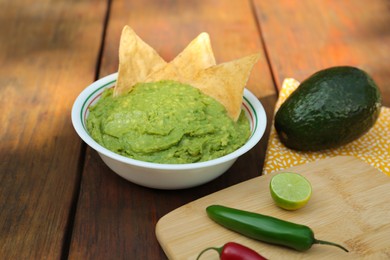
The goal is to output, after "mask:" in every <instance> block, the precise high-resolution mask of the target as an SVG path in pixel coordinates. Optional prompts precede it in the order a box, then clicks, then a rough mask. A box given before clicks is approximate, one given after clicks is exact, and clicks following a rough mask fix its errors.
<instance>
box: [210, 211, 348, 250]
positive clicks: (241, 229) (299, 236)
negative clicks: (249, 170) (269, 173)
mask: <svg viewBox="0 0 390 260" xmlns="http://www.w3.org/2000/svg"><path fill="white" fill-rule="evenodd" d="M206 212H207V215H208V216H209V217H210V218H211V219H212V220H214V221H215V222H216V223H218V224H220V225H222V226H224V227H225V228H228V229H230V230H233V231H235V232H237V233H240V234H242V235H244V236H247V237H250V238H253V239H256V240H259V241H262V242H266V243H270V244H275V245H281V246H286V247H289V248H292V249H295V250H298V251H306V250H308V249H310V248H311V247H312V245H313V244H326V245H332V246H337V247H339V248H341V249H342V250H344V251H346V252H348V250H347V249H346V248H345V247H343V246H341V245H338V244H336V243H333V242H328V241H323V240H318V239H315V238H314V233H313V231H312V230H311V229H310V228H309V227H307V226H304V225H300V224H295V223H292V222H288V221H284V220H281V219H277V218H274V217H271V216H266V215H261V214H258V213H253V212H248V211H243V210H238V209H233V208H228V207H224V206H220V205H212V206H209V207H207V209H206Z"/></svg>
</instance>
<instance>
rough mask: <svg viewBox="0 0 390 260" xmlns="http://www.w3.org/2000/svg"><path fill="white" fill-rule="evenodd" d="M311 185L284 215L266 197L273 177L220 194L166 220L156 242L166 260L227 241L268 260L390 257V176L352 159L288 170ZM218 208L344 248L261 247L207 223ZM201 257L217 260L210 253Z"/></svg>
mask: <svg viewBox="0 0 390 260" xmlns="http://www.w3.org/2000/svg"><path fill="white" fill-rule="evenodd" d="M284 171H290V172H296V173H300V174H303V175H304V176H305V177H306V178H307V179H308V180H309V181H310V182H311V184H312V188H313V194H312V197H311V199H310V201H309V203H308V204H307V205H306V207H304V208H302V209H299V210H297V211H286V210H282V209H280V208H278V207H276V206H275V205H274V203H273V201H272V199H271V196H270V194H269V188H268V185H269V181H270V178H271V177H272V176H273V174H274V173H273V174H268V175H265V176H260V177H256V178H254V179H251V180H248V181H246V182H243V183H240V184H237V185H235V186H232V187H229V188H226V189H224V190H221V191H218V192H216V193H213V194H211V195H208V196H206V197H203V198H201V199H198V200H196V201H193V202H191V203H189V204H187V205H184V206H182V207H180V208H178V209H176V210H174V211H172V212H170V213H168V214H167V215H165V216H164V217H162V218H161V219H160V220H159V221H158V223H157V226H156V235H157V239H158V241H159V243H160V245H161V247H162V248H163V250H164V252H165V253H166V255H167V256H168V258H169V259H196V256H197V255H198V253H199V252H200V251H202V249H204V248H207V247H210V246H221V245H223V244H225V243H226V242H229V241H235V242H238V243H242V244H244V245H246V246H248V247H251V248H253V249H254V250H256V251H257V252H259V253H260V254H261V255H263V256H265V257H267V258H269V259H303V258H311V259H343V258H345V259H356V258H362V257H365V258H370V259H390V178H389V177H388V176H387V175H385V174H384V173H382V172H380V171H378V170H376V169H375V168H373V167H371V166H369V165H368V164H366V163H364V162H363V161H361V160H359V159H356V158H355V157H349V156H340V157H333V158H330V159H323V160H320V161H317V162H312V163H308V164H304V165H300V166H296V167H293V168H290V169H288V170H284ZM212 204H220V205H225V206H229V207H235V208H238V209H243V210H249V211H254V212H258V213H261V214H265V215H271V216H274V217H278V218H281V219H285V220H288V221H292V222H295V223H300V224H304V225H307V226H309V227H311V228H312V229H313V231H314V233H315V236H316V238H317V239H322V240H328V241H332V242H336V243H339V244H342V245H344V246H345V247H347V248H348V249H349V250H350V252H349V253H346V252H344V251H342V250H340V249H338V248H337V247H332V246H326V245H313V247H312V248H311V249H309V250H308V251H306V252H296V251H294V250H291V249H287V248H283V247H279V246H274V245H269V244H265V243H262V242H259V241H255V240H252V239H249V238H246V237H244V236H241V235H239V234H237V233H234V232H232V231H229V230H227V229H225V228H223V227H221V226H219V225H218V224H216V223H214V222H213V221H212V220H210V219H209V218H208V217H207V215H206V212H205V208H206V207H207V206H209V205H212ZM201 259H219V258H218V255H217V253H216V252H215V251H209V252H207V254H204V255H203V257H202V258H201Z"/></svg>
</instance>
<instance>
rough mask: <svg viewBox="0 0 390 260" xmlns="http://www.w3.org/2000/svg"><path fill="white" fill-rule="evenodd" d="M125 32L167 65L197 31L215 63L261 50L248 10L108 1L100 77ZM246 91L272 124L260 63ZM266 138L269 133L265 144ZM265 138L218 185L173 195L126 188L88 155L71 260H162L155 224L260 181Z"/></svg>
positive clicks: (270, 94)
mask: <svg viewBox="0 0 390 260" xmlns="http://www.w3.org/2000/svg"><path fill="white" fill-rule="evenodd" d="M232 13H234V14H235V15H230V14H232ZM125 24H128V25H130V26H131V27H133V28H134V30H135V31H136V32H137V33H138V34H139V35H140V36H141V37H142V38H143V39H144V40H145V41H146V42H148V43H149V44H150V45H151V46H153V47H154V48H155V49H156V50H157V51H158V52H159V53H160V54H161V55H162V56H163V57H164V58H165V59H166V60H170V59H172V58H173V57H174V56H176V54H178V53H179V52H180V51H181V50H182V49H183V48H184V47H185V46H186V44H187V43H188V42H189V41H191V40H192V39H193V38H194V37H195V36H197V34H198V33H200V32H202V31H207V32H208V33H209V34H210V36H211V41H212V44H213V47H214V51H215V55H216V57H217V60H218V61H219V62H221V61H228V60H230V59H234V58H239V57H241V56H243V55H246V54H250V53H253V52H255V51H261V50H262V46H261V43H260V40H259V33H258V31H257V28H256V23H255V19H254V18H253V16H252V10H251V6H250V4H249V3H248V2H243V1H240V0H238V1H237V0H236V1H223V0H220V1H168V2H167V1H157V0H156V1H152V0H148V1H114V2H113V3H112V10H111V14H110V21H109V27H108V31H107V38H106V40H105V48H104V55H103V63H102V68H101V73H100V75H101V76H105V75H108V74H110V73H113V72H115V71H116V70H117V66H118V65H117V64H118V58H117V52H118V44H119V37H120V32H121V30H122V27H123V26H124V25H125ZM249 88H250V89H251V90H252V91H253V92H255V93H256V95H257V96H258V97H261V99H260V100H261V101H262V103H263V105H264V106H265V108H266V110H267V113H268V117H269V118H268V119H269V120H270V118H271V115H272V112H273V106H274V104H275V97H276V95H275V92H274V86H273V82H272V80H271V76H270V74H269V69H268V67H267V63H266V60H265V57H264V56H262V58H261V60H260V61H259V63H258V64H257V66H256V68H255V70H254V71H253V73H252V78H251V81H250V84H249ZM268 132H269V128H268V129H267V133H266V135H265V136H266V137H267V136H268ZM266 137H265V138H264V139H263V140H262V141H261V142H260V143H259V144H258V145H257V146H256V147H255V148H254V149H252V150H251V151H250V152H249V153H247V154H246V155H245V156H243V157H241V158H239V160H238V161H237V162H236V163H235V164H234V165H233V167H232V168H231V169H230V170H229V171H228V172H226V173H225V174H224V175H222V176H221V177H220V178H218V179H216V180H214V181H212V182H210V183H208V184H206V185H203V186H200V187H197V188H192V189H187V190H179V191H160V190H152V189H148V188H144V187H140V186H137V185H134V184H132V183H130V182H127V181H125V180H123V179H122V178H120V177H118V176H117V175H115V173H113V172H112V171H110V170H109V169H108V168H107V167H106V166H105V165H104V163H103V162H102V161H101V159H100V158H99V156H98V155H97V154H96V152H95V151H92V150H90V149H88V153H87V159H86V164H85V169H84V172H83V180H82V184H81V192H80V200H79V204H78V208H77V214H76V219H75V225H74V230H73V238H72V243H71V248H70V253H69V258H70V259H94V258H101V259H126V258H127V259H130V258H137V259H164V258H166V257H165V255H164V253H163V251H162V250H161V248H160V246H159V244H158V242H157V239H156V236H155V224H156V222H157V220H158V219H159V218H160V217H162V216H163V215H165V214H166V213H168V212H169V211H171V210H173V209H174V208H177V207H179V206H181V205H183V204H185V203H187V202H190V201H192V200H194V199H196V198H199V197H201V196H204V195H206V194H209V193H211V192H214V191H217V190H219V189H222V188H224V187H227V186H230V185H232V184H235V183H239V182H242V181H244V180H247V179H250V178H252V177H255V176H258V175H259V174H260V172H261V169H262V162H263V161H264V155H265V147H266V144H267V138H266Z"/></svg>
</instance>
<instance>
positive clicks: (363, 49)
mask: <svg viewBox="0 0 390 260" xmlns="http://www.w3.org/2000/svg"><path fill="white" fill-rule="evenodd" d="M0 3H1V4H0V20H1V23H0V104H1V114H0V122H1V124H2V125H1V127H0V136H1V142H0V258H2V259H68V258H69V259H166V256H165V254H164V252H163V251H162V249H161V248H160V246H159V244H158V242H157V240H156V236H155V224H156V222H157V221H158V219H159V218H160V217H162V216H164V215H165V214H166V213H168V212H170V211H172V210H173V209H175V208H177V207H179V206H181V205H183V204H186V203H188V202H190V201H193V200H195V199H197V198H200V197H202V196H204V195H207V194H210V193H212V192H215V191H218V190H220V189H223V188H225V187H228V186H231V185H233V184H236V183H239V182H242V181H244V180H247V179H250V178H253V177H256V176H259V175H261V173H262V167H263V163H264V156H265V153H266V148H267V139H268V135H269V130H270V127H271V125H270V124H269V125H268V127H267V131H266V133H265V136H264V138H263V139H262V140H261V141H260V142H259V143H258V145H256V147H255V148H254V149H252V150H251V151H250V152H249V153H247V154H246V155H245V156H242V157H241V158H240V159H239V160H238V161H237V162H236V163H235V164H234V165H233V167H232V168H231V169H230V170H228V171H227V172H226V173H225V174H224V175H222V176H221V177H219V178H218V179H216V180H214V181H212V182H210V183H208V184H205V185H202V186H200V187H197V188H191V189H186V190H179V191H162V190H153V189H148V188H144V187H140V186H137V185H135V184H132V183H130V182H127V181H125V180H124V179H122V178H120V177H118V176H117V175H116V174H114V173H113V172H112V171H111V170H109V169H108V168H107V167H106V166H105V164H104V163H103V162H102V160H101V159H100V157H99V156H98V154H97V153H96V152H95V151H93V150H91V149H90V148H88V147H87V146H86V145H85V144H84V143H83V142H82V141H81V139H80V138H79V137H78V136H77V134H76V132H75V131H74V129H73V127H72V124H71V118H70V110H71V107H72V104H73V102H74V100H75V98H76V96H77V95H78V94H79V93H80V92H81V91H82V90H83V89H84V88H85V87H86V86H88V85H89V84H90V83H91V82H93V81H94V80H96V79H97V78H100V77H103V76H106V75H108V74H111V73H114V72H116V71H117V66H118V46H119V37H120V33H121V30H122V28H123V26H124V25H126V24H127V25H130V26H131V27H132V28H134V30H135V31H136V32H137V33H138V34H139V35H140V36H141V38H143V39H144V40H145V41H146V42H148V43H149V44H150V45H151V46H153V47H154V48H155V49H156V50H157V51H158V52H159V53H160V54H161V55H162V57H163V58H165V59H166V60H170V59H172V58H173V57H175V56H176V54H178V53H179V52H180V51H181V50H182V49H183V48H184V46H186V45H187V43H188V42H189V41H190V40H192V39H193V38H195V36H196V35H198V34H199V33H200V32H202V31H206V32H208V33H209V34H210V36H211V41H212V44H213V49H214V52H215V56H216V59H217V61H218V62H223V61H228V60H231V59H235V58H239V57H242V56H244V55H246V54H251V53H253V52H261V53H262V55H261V58H260V61H259V62H258V64H257V65H256V67H255V68H254V70H253V72H252V75H251V78H250V81H249V83H248V88H249V89H250V90H251V91H252V92H253V93H255V95H256V96H257V97H258V98H259V99H260V101H261V102H262V104H263V106H264V107H265V110H266V112H267V116H268V122H271V121H272V114H273V110H274V105H275V102H276V99H277V95H278V89H280V87H281V83H282V81H283V79H284V78H285V77H294V78H296V79H298V80H303V79H304V78H306V77H308V76H309V75H311V74H312V73H314V72H316V71H317V70H320V69H323V68H326V67H330V66H335V65H352V66H357V67H360V68H362V69H364V70H366V71H367V72H368V73H369V74H371V75H372V77H373V78H374V80H375V81H376V82H377V83H378V85H379V87H380V89H381V92H382V96H383V105H385V106H390V62H389V61H390V2H389V1H388V0H371V1H366V0H344V1H338V0H329V1H321V0H302V1H291V0H273V1H265V0H252V1H250V0H248V1H243V0H229V1H227V0H209V1H206V0H198V1H196V0H190V1H185V0H182V1H180V0H170V1H168V0H143V1H138V0H128V1H125V0H106V1H103V0H100V1H99V0H83V1H76V0H75V1H68V0H56V1H49V0H36V1H27V0H13V1H6V0H0Z"/></svg>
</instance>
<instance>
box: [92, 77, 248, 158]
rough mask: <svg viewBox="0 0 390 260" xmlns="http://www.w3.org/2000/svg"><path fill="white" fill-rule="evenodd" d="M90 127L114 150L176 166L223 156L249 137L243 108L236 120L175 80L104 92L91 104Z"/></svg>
mask: <svg viewBox="0 0 390 260" xmlns="http://www.w3.org/2000/svg"><path fill="white" fill-rule="evenodd" d="M87 129H88V131H89V133H90V134H91V136H92V138H94V139H95V140H96V141H97V142H98V143H99V144H101V145H102V146H104V147H106V148H107V149H109V150H111V151H113V152H116V153H118V154H121V155H123V156H127V157H130V158H133V159H137V160H142V161H147V162H155V163H172V164H181V163H193V162H201V161H207V160H211V159H215V158H218V157H221V156H223V155H226V154H228V153H231V152H233V151H235V150H236V149H238V148H239V147H241V146H242V145H243V144H245V142H246V141H247V139H248V138H249V136H250V126H249V121H248V119H247V118H246V117H245V115H244V113H243V111H241V115H240V118H239V119H238V120H237V122H234V121H233V120H232V119H231V118H230V117H229V116H228V115H227V113H226V110H225V108H224V107H223V106H222V105H221V104H220V103H219V102H217V101H216V100H214V99H213V98H211V97H209V96H206V95H204V94H203V93H201V92H200V91H199V90H198V89H197V88H194V87H192V86H189V85H185V84H181V83H178V82H175V81H160V82H153V83H142V84H137V85H136V86H135V87H134V88H133V90H132V91H131V92H130V93H127V94H124V95H121V96H118V97H113V89H107V90H105V91H104V92H103V94H102V97H101V98H100V99H99V101H98V102H97V103H96V105H94V106H93V107H91V108H90V113H89V116H88V118H87Z"/></svg>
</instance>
